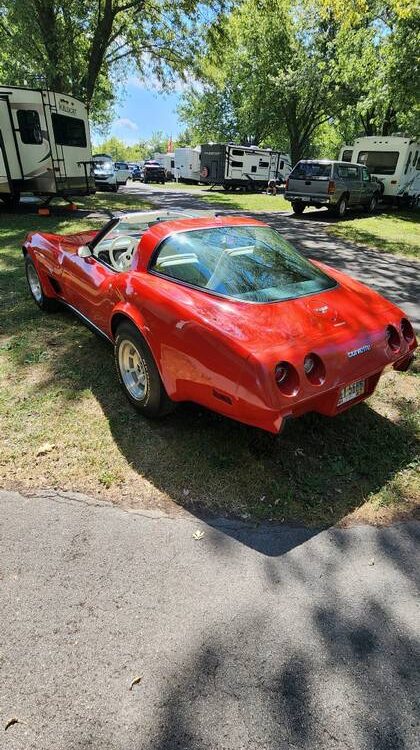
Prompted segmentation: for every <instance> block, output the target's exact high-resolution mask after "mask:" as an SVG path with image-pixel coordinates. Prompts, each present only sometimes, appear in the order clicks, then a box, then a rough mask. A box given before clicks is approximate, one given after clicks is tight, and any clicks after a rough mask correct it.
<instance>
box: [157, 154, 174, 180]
mask: <svg viewBox="0 0 420 750" xmlns="http://www.w3.org/2000/svg"><path fill="white" fill-rule="evenodd" d="M153 158H154V160H155V161H157V162H159V164H160V165H161V166H162V167H163V168H164V170H165V174H166V177H167V179H173V178H174V177H175V154H174V152H173V151H169V152H168V153H166V154H159V153H156V154H153Z"/></svg>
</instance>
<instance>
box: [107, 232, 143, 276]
mask: <svg viewBox="0 0 420 750" xmlns="http://www.w3.org/2000/svg"><path fill="white" fill-rule="evenodd" d="M137 242H138V240H137V239H136V238H135V237H129V235H121V236H120V237H115V238H114V239H113V240H112V241H111V244H110V246H109V248H108V254H109V259H110V261H111V265H113V266H114V268H115V270H116V271H126V270H127V268H128V267H129V265H130V264H131V261H132V258H133V253H134V250H135V249H136V246H137Z"/></svg>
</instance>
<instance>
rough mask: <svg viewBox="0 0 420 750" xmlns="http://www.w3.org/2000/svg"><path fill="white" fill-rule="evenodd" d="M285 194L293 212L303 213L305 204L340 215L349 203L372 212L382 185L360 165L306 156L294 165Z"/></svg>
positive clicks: (344, 211) (379, 195)
mask: <svg viewBox="0 0 420 750" xmlns="http://www.w3.org/2000/svg"><path fill="white" fill-rule="evenodd" d="M284 197H285V198H286V200H288V201H290V202H291V204H292V208H293V211H294V212H295V214H302V213H303V212H304V210H305V208H306V206H315V208H322V207H323V206H326V207H327V208H328V210H329V212H330V213H332V214H334V215H335V216H339V217H342V216H344V214H345V213H346V210H347V208H348V207H349V206H363V208H364V209H365V210H366V211H374V210H375V208H376V206H377V203H378V201H379V199H380V197H381V186H380V183H379V182H377V181H376V180H375V179H373V178H372V177H371V176H370V174H369V171H368V169H367V167H364V166H362V165H361V164H351V163H349V162H343V161H330V160H315V159H310V160H309V159H308V160H304V161H299V162H298V163H297V164H296V166H295V167H294V168H293V170H292V172H291V173H290V175H289V178H288V180H287V181H286V190H285V194H284Z"/></svg>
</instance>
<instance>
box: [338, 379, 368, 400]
mask: <svg viewBox="0 0 420 750" xmlns="http://www.w3.org/2000/svg"><path fill="white" fill-rule="evenodd" d="M364 392H365V381H364V380H356V382H355V383H351V385H346V386H345V388H342V389H341V393H340V397H339V399H338V401H337V406H342V405H343V404H346V403H347V401H352V400H353V399H354V398H357V397H358V396H361V395H362V393H364Z"/></svg>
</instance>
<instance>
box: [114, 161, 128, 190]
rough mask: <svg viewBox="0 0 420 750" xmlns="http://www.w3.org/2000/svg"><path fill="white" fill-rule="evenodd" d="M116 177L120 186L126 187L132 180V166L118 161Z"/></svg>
mask: <svg viewBox="0 0 420 750" xmlns="http://www.w3.org/2000/svg"><path fill="white" fill-rule="evenodd" d="M114 169H115V177H116V180H117V183H118V185H125V184H126V183H127V180H130V179H131V169H130V165H129V164H127V162H125V161H116V162H115V164H114Z"/></svg>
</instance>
